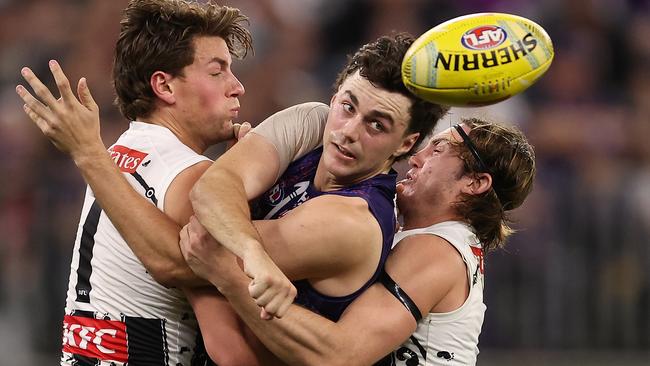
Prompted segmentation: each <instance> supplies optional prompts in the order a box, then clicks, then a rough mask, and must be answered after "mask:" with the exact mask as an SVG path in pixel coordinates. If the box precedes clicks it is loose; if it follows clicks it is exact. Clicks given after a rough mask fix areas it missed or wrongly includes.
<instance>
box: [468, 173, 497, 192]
mask: <svg viewBox="0 0 650 366" xmlns="http://www.w3.org/2000/svg"><path fill="white" fill-rule="evenodd" d="M466 178H467V179H468V182H467V184H465V185H464V186H463V189H462V191H463V193H465V194H471V195H478V194H482V193H485V192H487V191H489V190H490V188H492V176H491V175H490V174H489V173H477V174H473V175H472V176H469V175H468V176H466Z"/></svg>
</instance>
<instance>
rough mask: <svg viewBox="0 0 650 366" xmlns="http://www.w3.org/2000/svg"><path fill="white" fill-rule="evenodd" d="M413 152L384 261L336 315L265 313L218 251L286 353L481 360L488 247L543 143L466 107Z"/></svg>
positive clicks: (215, 276) (346, 360)
mask: <svg viewBox="0 0 650 366" xmlns="http://www.w3.org/2000/svg"><path fill="white" fill-rule="evenodd" d="M409 163H410V166H411V169H410V170H409V172H408V173H407V177H406V179H404V180H403V181H401V182H400V183H399V184H398V188H397V190H398V195H397V203H398V206H399V208H400V211H401V214H402V216H403V222H404V227H403V230H402V231H400V232H399V233H398V234H396V236H395V244H396V247H395V249H393V250H392V252H391V254H390V256H389V257H388V259H387V262H386V269H385V272H383V273H382V274H381V276H380V283H375V284H374V285H372V286H371V287H370V288H368V289H367V290H366V291H365V292H364V293H363V294H362V295H361V296H360V297H358V298H357V299H356V300H355V301H354V302H353V303H352V304H351V305H350V306H349V307H348V308H347V309H346V311H345V312H344V313H343V315H342V316H341V318H340V319H339V321H337V322H332V321H330V320H328V319H326V318H324V317H322V316H319V315H317V314H315V313H314V312H311V311H308V310H306V309H303V308H302V307H300V306H295V305H292V306H291V307H290V309H289V310H288V312H287V313H286V314H285V316H284V317H283V318H282V319H277V320H274V321H265V320H262V319H260V317H259V313H258V309H259V308H258V306H257V304H256V303H255V302H254V301H252V300H251V298H250V296H249V295H248V290H247V286H248V278H247V277H246V276H244V275H243V274H242V272H241V269H240V267H239V266H238V264H237V263H236V262H235V260H234V259H235V258H233V256H232V254H231V253H230V252H229V251H227V250H225V249H223V248H219V247H216V253H215V252H213V253H212V256H211V258H212V261H211V266H210V269H211V270H212V271H211V274H212V276H211V281H212V282H213V283H214V284H215V286H217V287H218V288H219V289H220V290H221V292H222V293H223V294H224V295H225V296H226V297H227V298H228V300H229V301H230V303H231V304H232V305H233V307H234V308H235V310H236V311H237V312H238V313H239V315H240V316H241V317H242V319H243V320H244V321H245V322H246V324H247V325H248V326H249V327H250V329H251V330H252V331H253V332H254V334H255V335H256V336H257V337H259V339H260V340H261V341H262V343H264V344H265V345H266V346H267V347H268V348H269V349H270V350H271V351H272V352H273V353H274V354H276V355H277V356H278V357H279V358H281V359H282V360H283V361H284V362H286V363H288V364H290V365H369V364H372V363H373V362H376V361H378V360H380V359H381V358H382V357H383V356H385V355H387V354H389V352H391V351H393V352H392V353H390V354H389V355H388V356H386V357H384V358H383V359H382V360H381V361H380V362H379V363H377V365H382V366H384V365H386V366H388V365H390V366H393V365H403V366H407V365H408V366H418V365H421V366H424V365H441V366H442V365H451V364H454V365H456V364H458V365H473V364H474V363H475V362H476V355H477V353H478V348H477V344H478V336H479V333H480V328H481V325H482V322H483V313H484V311H485V305H484V304H483V270H484V267H483V254H484V253H485V252H487V251H490V250H494V249H498V248H501V247H502V246H503V245H504V243H505V240H506V238H507V237H508V236H509V235H510V234H511V233H512V229H511V228H510V227H509V221H510V220H509V219H508V216H507V215H508V213H509V212H510V211H511V210H513V209H515V208H517V207H519V206H520V205H521V204H522V203H523V202H524V200H525V199H526V197H527V195H528V194H529V193H530V191H531V189H532V182H533V178H534V175H535V171H536V168H535V155H534V151H533V149H532V147H531V146H530V144H529V143H528V141H527V140H526V138H525V137H524V135H523V134H522V133H521V132H520V131H519V130H517V129H516V128H513V127H506V126H503V125H499V124H496V123H486V122H483V121H480V120H477V119H468V120H464V121H463V123H461V124H459V125H455V126H453V127H450V128H448V129H446V130H444V131H442V132H440V133H439V134H437V135H436V136H434V137H433V138H431V140H430V142H429V143H428V144H426V146H425V147H423V148H422V149H421V150H420V151H419V152H418V153H417V154H415V156H413V157H412V158H411V159H410V160H409ZM190 226H191V227H193V228H192V230H191V231H190V234H191V235H190V236H191V240H193V241H197V240H198V241H201V240H204V238H203V237H204V236H207V235H208V234H207V232H204V231H203V232H202V228H201V227H200V226H199V225H197V224H196V220H194V219H193V218H192V219H191V220H190ZM331 229H332V230H336V229H337V228H331ZM347 234H348V235H354V233H353V232H348V233H347Z"/></svg>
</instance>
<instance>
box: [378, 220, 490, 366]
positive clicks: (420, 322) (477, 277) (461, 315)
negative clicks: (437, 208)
mask: <svg viewBox="0 0 650 366" xmlns="http://www.w3.org/2000/svg"><path fill="white" fill-rule="evenodd" d="M422 234H430V235H437V236H439V237H441V238H443V239H445V240H446V241H448V242H449V243H451V245H453V246H454V248H456V250H458V252H459V253H460V255H461V257H462V258H463V261H464V262H465V266H466V267H467V278H468V280H469V284H470V289H469V296H468V297H467V299H466V300H465V302H464V303H463V305H461V307H459V308H458V309H456V310H454V311H451V312H448V313H428V314H425V315H424V317H421V315H420V312H419V310H417V307H416V306H415V304H414V303H412V301H411V300H410V298H409V296H408V295H405V293H404V292H403V290H401V289H399V286H391V285H390V284H391V282H392V280H391V279H390V277H389V279H388V280H386V279H382V283H383V284H384V285H385V286H386V287H387V288H388V289H389V291H391V293H393V294H395V296H396V297H397V298H398V299H399V300H400V301H402V303H404V305H405V306H406V307H407V308H408V309H410V310H411V312H412V313H413V314H414V317H416V320H417V328H416V330H415V332H414V333H413V334H412V335H411V336H410V337H409V339H408V340H407V341H406V342H404V343H403V344H402V345H401V346H400V347H399V348H398V349H396V350H395V351H393V352H392V353H391V354H389V355H388V356H386V357H385V358H384V359H382V360H381V361H380V362H378V363H377V364H376V365H378V366H398V365H399V366H433V365H445V366H448V365H475V364H476V357H477V355H478V352H479V350H478V338H479V334H480V333H481V326H482V325H483V317H484V315H485V310H486V306H485V304H484V302H483V284H484V279H483V271H484V268H483V249H482V248H481V244H480V242H479V241H478V239H477V237H476V235H475V234H474V232H472V230H471V227H470V226H468V225H467V224H465V223H463V222H459V221H446V222H441V223H438V224H435V225H432V226H429V227H426V228H420V229H413V230H406V231H402V232H398V233H397V234H395V239H394V243H395V245H399V242H400V241H401V240H402V239H404V238H406V237H408V236H411V235H422ZM392 284H393V285H394V282H392ZM391 287H395V288H397V291H393V290H391ZM400 291H401V293H398V294H396V292H400Z"/></svg>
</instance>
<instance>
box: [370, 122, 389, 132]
mask: <svg viewBox="0 0 650 366" xmlns="http://www.w3.org/2000/svg"><path fill="white" fill-rule="evenodd" d="M369 125H370V128H372V129H373V130H375V131H379V132H384V131H386V128H385V127H384V125H383V124H381V122H379V121H370V122H369Z"/></svg>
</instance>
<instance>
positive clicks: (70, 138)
mask: <svg viewBox="0 0 650 366" xmlns="http://www.w3.org/2000/svg"><path fill="white" fill-rule="evenodd" d="M50 69H51V71H52V74H53V75H54V79H55V81H56V84H57V87H58V90H59V93H60V94H61V97H60V98H59V99H56V98H55V97H54V96H53V95H52V93H51V92H50V91H49V90H48V88H47V87H46V86H45V85H44V84H43V83H42V82H41V81H40V80H39V79H38V78H37V77H36V76H35V75H34V73H33V72H32V70H30V69H29V68H23V69H22V71H21V73H22V75H23V77H24V78H25V80H26V81H27V82H28V83H29V85H30V86H31V87H32V89H33V90H34V93H35V94H36V96H37V97H38V98H39V99H40V100H39V99H37V98H35V97H34V96H33V95H32V94H30V93H29V92H28V91H27V90H26V89H25V88H24V87H23V86H22V85H19V86H17V87H16V91H17V93H18V95H20V97H21V98H22V99H23V101H24V102H25V105H24V107H23V108H24V110H25V113H26V114H27V115H28V116H29V117H30V118H31V119H32V121H34V123H35V124H36V125H37V126H38V127H39V129H40V130H41V131H42V132H43V134H44V135H45V136H46V137H47V138H49V139H50V141H52V143H53V144H54V145H55V146H56V147H57V148H58V149H59V150H61V151H62V152H64V153H66V154H69V155H70V157H71V158H72V159H73V160H74V162H75V164H76V165H77V167H78V168H79V170H80V171H81V174H82V175H83V177H84V179H85V181H86V182H87V183H88V185H89V186H90V187H91V188H92V190H93V193H94V195H95V197H96V198H97V200H98V202H99V204H100V206H101V207H102V209H103V210H104V211H105V212H106V214H107V215H108V217H109V218H110V219H111V222H112V223H113V225H114V226H115V227H116V228H117V230H118V231H119V232H120V234H121V235H122V236H123V237H124V239H125V240H126V242H127V243H128V244H129V246H130V247H131V249H132V250H133V252H134V253H135V254H136V256H137V257H138V258H139V259H140V260H141V261H142V263H143V265H144V266H145V268H146V269H147V270H148V271H149V272H150V273H151V275H152V276H153V277H154V279H156V281H158V282H160V283H161V284H163V285H166V286H178V285H181V284H184V285H191V284H198V283H205V282H204V281H203V280H201V279H200V278H198V277H197V276H196V275H194V273H193V272H192V271H191V270H190V269H189V267H188V266H187V264H186V263H185V261H184V259H183V256H182V255H181V252H180V249H179V248H178V238H179V237H178V232H179V230H180V228H181V226H182V225H184V224H185V223H187V221H188V219H189V216H190V215H191V214H192V209H191V205H190V204H189V198H188V197H189V190H190V188H191V187H192V185H193V184H194V182H195V181H196V179H198V177H199V176H200V175H201V174H202V173H203V171H204V170H205V169H207V167H208V166H209V164H210V163H209V162H203V163H199V164H196V165H194V166H192V167H190V168H188V169H186V170H185V171H183V172H182V173H181V174H179V175H178V176H177V177H176V178H175V179H174V182H172V184H171V185H170V188H169V191H168V194H167V197H166V199H165V206H166V207H165V212H167V214H165V213H163V212H162V211H160V210H159V209H157V208H156V207H155V206H153V205H152V204H151V202H149V201H148V200H147V199H145V198H144V197H142V196H141V195H139V194H138V193H137V192H136V191H135V190H134V189H133V187H131V185H130V184H129V183H128V182H127V180H126V179H125V178H124V176H123V175H122V173H121V172H120V171H119V169H118V168H117V166H116V165H115V163H114V162H113V160H112V159H111V158H110V156H109V154H108V152H107V151H106V147H105V146H104V143H103V141H102V139H101V136H100V133H99V128H100V125H99V108H98V106H97V104H96V103H95V101H94V100H93V98H92V96H91V94H90V90H89V89H88V85H87V83H86V79H85V78H82V79H81V80H79V83H78V85H77V93H78V95H79V99H77V98H76V97H75V96H74V94H73V93H72V90H71V87H70V83H69V81H68V79H67V77H66V76H65V74H64V73H63V70H62V69H61V67H60V66H59V64H58V63H57V62H55V61H51V62H50ZM125 202H127V203H128V204H125ZM168 204H169V206H170V207H169V209H168ZM168 215H169V216H168ZM133 217H137V218H138V224H137V225H134V224H133Z"/></svg>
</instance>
